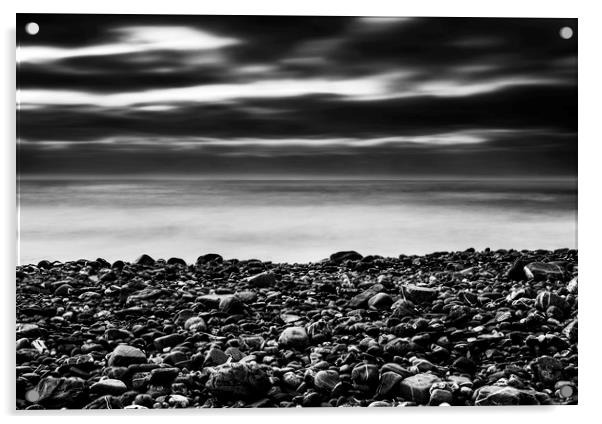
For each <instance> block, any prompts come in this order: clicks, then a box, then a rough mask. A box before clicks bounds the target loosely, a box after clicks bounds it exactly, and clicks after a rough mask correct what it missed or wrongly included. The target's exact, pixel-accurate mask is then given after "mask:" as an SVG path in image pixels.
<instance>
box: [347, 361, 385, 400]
mask: <svg viewBox="0 0 602 424" xmlns="http://www.w3.org/2000/svg"><path fill="white" fill-rule="evenodd" d="M351 380H352V381H353V385H354V386H355V387H356V388H357V389H358V390H360V391H362V392H364V393H371V392H373V391H374V390H376V388H377V387H378V383H379V375H378V367H377V366H376V365H374V364H359V365H357V366H356V367H355V368H353V370H352V371H351Z"/></svg>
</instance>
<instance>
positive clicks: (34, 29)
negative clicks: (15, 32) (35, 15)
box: [25, 22, 40, 35]
mask: <svg viewBox="0 0 602 424" xmlns="http://www.w3.org/2000/svg"><path fill="white" fill-rule="evenodd" d="M25 32H27V33H28V34H29V35H36V34H37V33H38V32H40V26H39V25H38V24H36V23H35V22H30V23H28V24H27V25H25Z"/></svg>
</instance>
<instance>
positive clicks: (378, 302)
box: [368, 293, 393, 309]
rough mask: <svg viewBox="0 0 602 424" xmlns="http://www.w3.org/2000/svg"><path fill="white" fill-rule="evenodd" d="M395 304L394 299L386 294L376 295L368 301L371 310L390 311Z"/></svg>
mask: <svg viewBox="0 0 602 424" xmlns="http://www.w3.org/2000/svg"><path fill="white" fill-rule="evenodd" d="M392 304H393V299H392V298H391V296H389V295H388V294H386V293H376V294H375V295H374V296H372V297H371V298H370V299H368V307H369V308H370V309H388V308H389V307H391V305H392Z"/></svg>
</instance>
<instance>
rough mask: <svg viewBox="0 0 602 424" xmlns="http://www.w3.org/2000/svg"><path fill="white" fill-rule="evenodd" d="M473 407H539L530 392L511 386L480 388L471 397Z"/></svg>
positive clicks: (535, 398)
mask: <svg viewBox="0 0 602 424" xmlns="http://www.w3.org/2000/svg"><path fill="white" fill-rule="evenodd" d="M473 401H474V404H475V406H498V405H505V406H507V405H539V402H538V400H537V397H536V396H535V394H534V393H533V392H532V391H528V390H521V389H517V388H515V387H512V386H482V387H479V388H478V389H477V390H476V391H475V392H474V395H473Z"/></svg>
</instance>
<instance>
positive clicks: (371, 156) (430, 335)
mask: <svg viewBox="0 0 602 424" xmlns="http://www.w3.org/2000/svg"><path fill="white" fill-rule="evenodd" d="M578 37H579V31H578V19H576V18H561V17H558V18H537V17H524V18H516V17H513V18H502V17H495V18H492V17H489V18H485V17H483V18H480V17H465V18H462V17H411V16H410V17H404V16H399V17H393V16H319V15H314V16H310V15H306V16H299V15H297V16H292V15H193V14H190V15H150V14H149V15H142V14H128V15H126V14H58V13H56V14H44V13H38V14H36V13H19V14H17V16H16V120H17V122H16V135H17V140H16V155H17V157H16V160H17V162H16V171H17V175H16V190H17V193H16V195H17V200H16V201H17V227H18V228H17V229H16V230H17V240H18V246H17V250H18V252H17V266H16V317H15V318H16V322H15V323H14V324H12V325H14V326H16V329H15V333H16V334H15V340H16V346H15V349H16V354H15V360H16V363H15V367H16V373H15V374H16V375H15V377H16V385H15V386H14V387H15V398H16V405H15V408H16V409H18V410H57V409H76V410H81V409H173V408H178V409H179V408H192V409H198V408H314V407H412V406H433V407H437V406H469V407H473V406H518V405H533V406H535V405H577V404H578V365H579V364H578V337H577V329H578V287H577V286H578V246H577V243H578V237H577V235H578V234H577V228H578V225H577V209H578V208H577V200H578V197H577V183H578V180H577V173H578V172H577V171H578V166H577V164H578V163H577V162H578V161H577V155H578V135H577V129H578V125H577V121H578V119H577V118H578V115H577V112H578V110H577V86H578V85H577V57H578V51H577V40H578ZM11 48H12V47H11ZM11 102H12V100H11ZM11 143H12V141H11ZM584 278H585V277H584ZM584 319H585V318H584ZM583 322H586V321H583ZM10 331H11V334H12V331H13V330H12V328H11V330H10ZM11 337H12V336H11ZM11 350H12V348H11ZM11 381H12V380H11ZM11 384H12V383H11ZM584 393H585V390H584ZM471 410H472V409H471ZM469 413H470V412H469Z"/></svg>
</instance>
